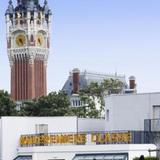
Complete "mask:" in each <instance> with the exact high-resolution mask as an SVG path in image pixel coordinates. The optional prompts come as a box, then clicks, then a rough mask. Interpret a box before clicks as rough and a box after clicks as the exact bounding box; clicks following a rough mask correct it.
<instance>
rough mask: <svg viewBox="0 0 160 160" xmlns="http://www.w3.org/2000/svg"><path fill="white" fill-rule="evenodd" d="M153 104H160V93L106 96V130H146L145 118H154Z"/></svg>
mask: <svg viewBox="0 0 160 160" xmlns="http://www.w3.org/2000/svg"><path fill="white" fill-rule="evenodd" d="M153 105H160V93H148V94H127V95H111V96H108V97H106V98H105V111H106V112H107V110H109V117H107V114H106V130H144V119H152V118H153V111H152V108H153Z"/></svg>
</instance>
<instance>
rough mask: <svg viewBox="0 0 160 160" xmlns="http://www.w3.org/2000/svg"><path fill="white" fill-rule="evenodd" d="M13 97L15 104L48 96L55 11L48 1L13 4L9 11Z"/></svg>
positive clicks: (8, 32) (8, 31)
mask: <svg viewBox="0 0 160 160" xmlns="http://www.w3.org/2000/svg"><path fill="white" fill-rule="evenodd" d="M5 16H6V26H7V48H8V57H9V62H10V67H11V97H12V99H13V100H15V101H23V100H30V99H33V98H36V97H39V96H43V95H46V90H47V88H46V67H47V60H48V54H49V46H50V45H49V43H50V25H51V11H50V9H49V7H48V3H47V0H44V5H43V6H41V5H40V4H39V0H17V6H16V7H14V6H13V4H12V0H9V5H8V9H7V10H6V14H5Z"/></svg>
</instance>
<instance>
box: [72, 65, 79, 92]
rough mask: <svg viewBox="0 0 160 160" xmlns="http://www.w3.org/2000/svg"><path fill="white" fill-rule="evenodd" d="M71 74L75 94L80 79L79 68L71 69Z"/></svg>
mask: <svg viewBox="0 0 160 160" xmlns="http://www.w3.org/2000/svg"><path fill="white" fill-rule="evenodd" d="M72 76H73V78H72V79H73V83H72V84H73V94H77V92H78V91H79V81H80V70H79V69H78V68H75V69H73V71H72Z"/></svg>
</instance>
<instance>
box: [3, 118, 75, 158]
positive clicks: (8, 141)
mask: <svg viewBox="0 0 160 160" xmlns="http://www.w3.org/2000/svg"><path fill="white" fill-rule="evenodd" d="M36 124H48V131H49V132H52V133H53V132H76V117H37V118H36V117H30V118H29V117H2V139H3V141H2V148H3V153H2V160H12V159H13V158H15V157H16V155H17V148H18V144H19V138H20V136H21V135H22V134H35V125H36Z"/></svg>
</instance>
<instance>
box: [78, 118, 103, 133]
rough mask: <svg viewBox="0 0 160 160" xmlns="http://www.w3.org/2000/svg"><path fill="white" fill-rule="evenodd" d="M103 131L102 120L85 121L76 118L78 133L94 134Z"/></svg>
mask: <svg viewBox="0 0 160 160" xmlns="http://www.w3.org/2000/svg"><path fill="white" fill-rule="evenodd" d="M104 130H105V120H104V119H86V118H78V131H79V132H83V131H84V132H96V131H104Z"/></svg>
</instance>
